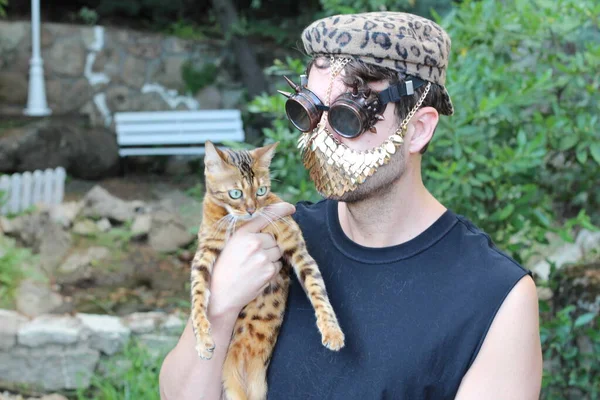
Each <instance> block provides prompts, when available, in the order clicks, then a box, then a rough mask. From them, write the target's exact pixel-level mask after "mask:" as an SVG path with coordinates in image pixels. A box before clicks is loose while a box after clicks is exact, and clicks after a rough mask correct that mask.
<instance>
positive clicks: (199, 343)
mask: <svg viewBox="0 0 600 400" xmlns="http://www.w3.org/2000/svg"><path fill="white" fill-rule="evenodd" d="M196 351H197V352H198V356H199V357H200V358H201V359H203V360H210V359H211V358H212V356H213V352H214V351H215V341H214V340H213V338H212V337H211V336H210V335H201V336H200V337H199V338H197V340H196Z"/></svg>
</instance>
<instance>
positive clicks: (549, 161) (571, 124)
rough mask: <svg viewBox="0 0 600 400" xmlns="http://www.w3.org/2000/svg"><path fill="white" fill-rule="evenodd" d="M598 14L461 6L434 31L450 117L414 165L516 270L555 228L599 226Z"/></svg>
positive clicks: (588, 5)
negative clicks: (516, 262)
mask: <svg viewBox="0 0 600 400" xmlns="http://www.w3.org/2000/svg"><path fill="white" fill-rule="evenodd" d="M599 12H600V5H599V4H598V3H597V2H595V1H592V0H587V1H579V0H561V1H558V2H557V1H546V0H536V1H521V0H508V1H504V2H497V1H491V0H484V1H478V2H475V1H465V2H464V3H463V4H461V6H460V7H459V8H457V9H456V10H454V11H453V12H451V13H450V14H449V15H448V16H447V17H446V18H445V19H444V20H443V21H441V24H442V25H443V26H445V27H447V30H448V33H449V34H450V36H451V38H452V41H453V52H452V57H451V60H450V64H449V65H450V68H449V74H448V90H449V92H450V94H451V96H452V98H453V100H454V103H455V108H456V113H455V115H453V116H452V117H451V118H442V120H441V123H440V127H439V129H438V132H437V133H436V137H435V138H434V140H433V142H432V146H431V147H430V151H429V153H427V155H426V156H425V158H424V175H425V179H426V184H427V186H428V187H429V188H430V189H431V190H432V191H433V193H434V194H435V195H436V196H437V197H438V198H440V199H441V200H442V201H444V202H445V203H446V204H448V205H449V206H450V207H452V208H453V209H454V210H455V211H457V212H459V213H462V214H465V215H467V216H469V217H471V218H472V219H474V220H475V221H477V222H478V223H479V224H480V225H481V226H482V228H484V229H485V230H486V231H488V232H490V233H491V234H492V236H493V237H494V239H495V240H496V241H497V242H498V243H499V244H500V245H501V247H503V248H504V249H506V250H508V251H509V252H510V253H511V254H512V255H514V256H516V257H517V258H519V259H520V260H522V257H526V255H522V254H521V253H522V251H521V250H522V249H527V248H528V247H529V246H530V245H531V244H532V243H533V242H543V241H544V236H545V233H546V231H547V230H548V229H550V228H551V227H552V226H553V223H554V222H555V220H556V219H558V220H559V221H558V222H563V221H564V220H565V219H566V218H569V217H574V216H576V215H580V220H579V222H581V223H584V224H585V219H586V218H585V215H584V214H580V213H581V212H582V211H584V212H587V213H591V212H594V213H595V214H594V215H593V217H594V220H595V221H596V222H598V213H597V210H598V206H599V205H600V192H599V189H598V185H597V184H596V183H595V182H597V176H598V172H599V171H600V169H599V165H600V144H599V143H598V140H597V139H598V137H599V134H598V130H597V122H598V116H597V114H598V110H599V109H600V108H599V105H600V95H599V93H598V87H599V85H600V80H599V79H598V75H597V70H598V68H599V67H600V32H599V29H598V21H597V19H596V20H594V19H593V18H590V15H598V13H599ZM561 211H563V212H564V217H565V218H562V217H558V218H557V217H556V215H557V214H558V213H560V212H561ZM565 211H567V212H565ZM559 215H563V214H562V213H560V214H559Z"/></svg>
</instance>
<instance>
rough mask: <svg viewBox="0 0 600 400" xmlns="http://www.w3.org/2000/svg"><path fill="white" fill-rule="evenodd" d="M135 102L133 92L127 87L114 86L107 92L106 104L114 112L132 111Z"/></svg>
mask: <svg viewBox="0 0 600 400" xmlns="http://www.w3.org/2000/svg"><path fill="white" fill-rule="evenodd" d="M135 102H136V99H135V97H134V96H132V90H131V89H129V88H128V87H127V86H124V85H114V86H110V87H109V88H108V89H107V90H106V104H107V105H108V108H109V109H110V110H112V111H132V110H133V109H134V104H135Z"/></svg>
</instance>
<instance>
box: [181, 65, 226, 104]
mask: <svg viewBox="0 0 600 400" xmlns="http://www.w3.org/2000/svg"><path fill="white" fill-rule="evenodd" d="M218 73H219V67H218V66H217V65H216V64H213V63H206V64H204V65H203V66H202V68H200V69H196V68H195V67H194V66H193V65H192V63H191V62H189V61H188V62H185V63H183V65H182V66H181V77H182V79H183V82H184V83H185V87H186V91H187V92H189V93H190V94H191V95H192V96H194V95H196V93H198V92H199V91H200V90H201V89H203V88H204V87H206V86H208V85H210V84H212V83H213V82H214V81H215V78H216V76H217V75H218Z"/></svg>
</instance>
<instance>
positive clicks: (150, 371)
mask: <svg viewBox="0 0 600 400" xmlns="http://www.w3.org/2000/svg"><path fill="white" fill-rule="evenodd" d="M163 353H164V352H163ZM163 358H164V354H160V355H158V356H157V355H156V354H153V353H152V352H150V351H149V349H148V348H147V347H146V346H145V345H143V344H141V343H137V342H135V341H134V340H132V341H130V343H129V344H128V345H127V346H126V347H125V349H124V351H123V354H122V357H120V358H117V359H110V360H107V361H105V362H104V365H103V368H102V370H104V371H105V372H104V373H102V374H97V375H95V376H93V377H92V380H91V385H90V388H89V389H88V390H78V391H77V397H76V398H77V399H78V400H84V399H85V400H137V399H144V400H153V399H155V400H159V399H160V395H159V387H158V374H159V372H160V366H161V364H162V360H163Z"/></svg>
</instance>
